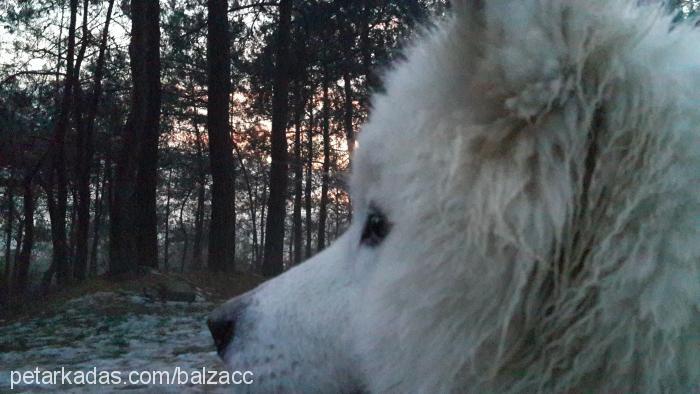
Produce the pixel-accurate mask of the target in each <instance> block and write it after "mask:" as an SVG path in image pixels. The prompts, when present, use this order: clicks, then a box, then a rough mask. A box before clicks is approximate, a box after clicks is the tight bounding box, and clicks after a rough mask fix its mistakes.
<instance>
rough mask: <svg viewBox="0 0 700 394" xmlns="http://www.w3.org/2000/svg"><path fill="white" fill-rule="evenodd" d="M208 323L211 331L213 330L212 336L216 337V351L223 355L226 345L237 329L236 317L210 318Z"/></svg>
mask: <svg viewBox="0 0 700 394" xmlns="http://www.w3.org/2000/svg"><path fill="white" fill-rule="evenodd" d="M207 325H208V326H209V331H211V336H212V337H213V338H214V345H215V346H216V352H217V353H219V355H221V356H223V354H224V351H225V350H226V346H228V344H229V343H231V340H232V339H233V334H234V333H235V331H236V321H235V320H234V319H223V320H217V319H211V318H209V319H208V320H207Z"/></svg>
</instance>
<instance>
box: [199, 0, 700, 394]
mask: <svg viewBox="0 0 700 394" xmlns="http://www.w3.org/2000/svg"><path fill="white" fill-rule="evenodd" d="M482 3H483V4H482ZM631 3H633V2H630V1H624V0H612V1H609V0H605V1H604V0H571V1H555V0H551V1H548V0H525V1H507V0H494V1H489V2H478V1H467V0H462V1H458V2H457V4H455V6H454V7H453V8H454V11H453V15H452V16H450V17H449V18H447V19H446V20H445V21H443V22H441V23H439V24H438V26H437V27H435V28H433V29H432V30H430V31H428V32H426V33H425V34H424V35H423V37H422V38H421V39H420V40H418V42H417V43H416V44H415V45H414V46H412V47H410V48H409V49H408V50H407V52H406V60H405V61H403V62H402V63H400V64H398V65H397V66H396V67H395V68H394V69H393V70H391V71H390V72H389V73H388V75H387V77H386V79H385V82H386V93H384V94H381V95H378V96H376V97H375V98H374V110H373V113H372V115H371V117H370V120H369V122H368V124H367V125H365V127H364V128H363V130H362V133H361V134H360V138H359V148H358V150H357V151H356V155H355V157H354V160H353V174H352V181H351V196H352V202H353V208H354V214H353V216H354V220H353V223H352V225H351V226H350V228H349V229H348V230H347V232H346V233H345V234H344V235H343V236H342V237H341V238H340V239H338V240H337V241H336V242H335V243H334V244H333V245H332V246H331V247H329V248H328V249H327V250H326V251H324V252H322V253H321V254H319V255H317V256H316V257H314V258H312V259H311V260H310V261H308V262H306V263H304V264H302V265H300V266H298V267H295V268H293V269H291V270H290V271H288V272H286V273H284V274H283V275H281V276H279V277H277V278H275V279H274V280H271V281H269V282H267V283H265V284H264V285H263V286H261V287H260V288H258V289H256V290H254V291H252V292H251V293H248V294H245V295H243V296H241V297H238V298H236V299H233V300H231V301H229V302H228V303H227V304H225V305H224V306H222V307H221V308H219V309H218V310H217V311H215V312H214V313H213V314H212V316H211V319H210V327H211V328H212V332H213V334H214V338H215V340H216V342H217V346H218V349H219V353H220V355H221V356H222V358H223V359H224V360H225V362H226V363H227V364H228V365H230V366H231V367H233V368H236V369H250V370H252V371H253V372H254V374H255V384H254V385H253V386H251V387H249V389H251V390H253V391H258V390H259V391H262V392H271V391H278V392H282V391H294V390H303V391H310V392H352V391H361V390H369V391H372V392H375V391H376V392H447V391H451V390H457V389H465V388H471V389H475V390H476V389H477V388H484V389H486V388H488V389H492V390H493V389H496V390H499V391H507V390H513V391H528V390H529V391H536V390H550V391H552V390H553V391H570V390H572V389H574V388H579V389H580V388H591V389H600V388H606V389H609V390H610V391H616V390H617V389H620V390H621V391H625V390H627V389H632V388H647V389H650V390H651V391H654V390H655V389H657V388H660V387H666V388H668V387H682V386H679V385H682V384H687V382H690V381H692V379H698V372H697V371H700V361H698V358H697V356H691V355H689V354H690V353H686V350H684V349H683V344H684V343H685V342H682V341H684V340H685V339H683V338H682V337H683V335H684V333H688V332H690V331H691V326H692V324H698V322H697V319H695V320H693V319H694V318H693V317H692V314H693V313H697V311H698V309H697V308H698V303H700V301H699V300H700V289H699V287H700V284H699V283H700V280H689V279H688V278H687V277H683V276H684V275H683V272H684V271H683V270H684V269H687V270H688V271H686V273H687V274H688V275H689V276H690V277H692V275H697V274H698V272H700V268H699V267H698V264H697V261H700V248H699V247H698V246H697V245H694V244H692V243H688V244H687V245H684V247H683V250H682V252H678V251H675V250H671V249H669V248H665V249H664V247H663V245H664V242H667V241H668V239H670V238H668V237H673V236H674V235H675V234H679V232H682V233H683V234H684V237H686V238H687V237H690V236H691V235H693V236H694V234H697V231H698V228H700V226H697V223H696V222H697V218H700V204H699V203H698V197H700V190H698V185H699V184H700V183H699V182H697V171H696V170H697V168H700V166H698V161H699V160H698V142H697V137H694V135H695V133H694V132H693V127H694V126H693V124H695V125H697V124H700V117H699V116H698V110H697V109H696V108H694V107H693V106H695V105H697V101H693V100H697V99H692V100H689V98H692V97H697V96H699V95H698V93H697V91H698V90H700V89H697V88H692V89H690V88H689V87H688V84H691V85H692V84H693V83H696V82H698V81H700V75H699V73H698V68H697V66H698V65H699V64H700V51H698V50H696V49H693V48H694V47H697V46H698V42H700V40H698V38H700V37H698V35H697V34H695V33H691V32H690V31H689V30H687V29H685V28H683V27H679V28H677V29H675V30H671V29H670V18H669V17H665V16H663V15H662V13H661V11H660V10H658V9H656V8H653V7H647V8H646V9H638V8H636V6H635V5H634V4H631ZM691 66H692V67H691ZM689 169H690V170H689ZM681 205H682V206H683V210H684V212H683V215H680V214H679V211H678V207H679V206H681ZM689 234H691V235H689ZM686 238H683V239H686ZM693 259H695V260H693ZM662 260H663V261H666V262H668V261H674V262H677V264H675V265H674V264H666V265H660V264H659V261H662ZM693 261H695V263H693ZM684 267H685V268H684ZM692 272H694V274H692ZM696 279H697V278H696ZM669 283H674V285H673V286H671V287H669V286H668V284H669ZM663 305H669V307H666V308H664V307H663ZM694 308H696V309H694ZM694 311H695V312H694ZM650 355H651V357H653V359H651V360H650V359H646V358H645V357H650ZM654 360H665V361H664V362H661V361H658V362H656V361H654ZM692 363H696V364H692ZM691 364H692V365H691ZM691 367H693V368H695V367H698V368H696V370H695V372H691V369H692V368H691ZM640 374H641V375H640ZM610 376H615V378H610ZM640 379H641V380H640ZM663 384H667V385H670V386H659V385H663Z"/></svg>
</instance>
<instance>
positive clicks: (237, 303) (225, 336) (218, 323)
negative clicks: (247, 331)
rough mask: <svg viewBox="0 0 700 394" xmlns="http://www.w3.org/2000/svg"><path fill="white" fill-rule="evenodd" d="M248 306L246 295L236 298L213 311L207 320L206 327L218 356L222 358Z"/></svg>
mask: <svg viewBox="0 0 700 394" xmlns="http://www.w3.org/2000/svg"><path fill="white" fill-rule="evenodd" d="M247 306H248V297H247V295H242V296H239V297H236V298H234V299H232V300H230V301H228V302H226V303H225V304H223V305H222V306H220V307H219V308H217V309H215V310H214V311H213V312H212V313H211V314H210V315H209V318H208V319H207V325H208V326H209V331H211V336H212V338H214V345H216V351H217V353H219V356H221V357H223V356H224V354H225V352H226V348H227V347H228V345H229V344H230V343H231V341H233V337H234V336H235V335H236V325H237V321H238V319H239V318H240V317H241V315H242V314H243V311H244V310H245V309H246V307H247Z"/></svg>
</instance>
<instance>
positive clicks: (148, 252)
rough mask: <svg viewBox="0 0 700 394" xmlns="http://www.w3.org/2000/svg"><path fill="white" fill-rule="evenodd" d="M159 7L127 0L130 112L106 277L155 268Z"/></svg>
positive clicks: (114, 187)
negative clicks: (128, 4) (129, 11)
mask: <svg viewBox="0 0 700 394" xmlns="http://www.w3.org/2000/svg"><path fill="white" fill-rule="evenodd" d="M159 14H160V6H159V4H158V1H157V0H141V1H132V2H131V18H132V21H131V42H130V44H129V55H130V61H131V77H132V85H133V87H132V91H131V110H130V113H129V119H128V120H127V123H126V125H125V127H124V130H123V132H122V138H121V153H120V154H119V158H118V161H117V166H116V176H115V179H114V183H113V184H112V191H113V199H112V202H111V204H110V219H111V223H110V263H109V272H110V273H111V274H114V275H116V274H121V273H125V272H129V271H133V270H135V268H136V266H137V265H144V266H149V267H157V266H158V237H157V235H158V218H157V214H156V186H157V181H158V173H157V169H158V137H159V123H160V49H159V45H160V28H159V20H160V15H159Z"/></svg>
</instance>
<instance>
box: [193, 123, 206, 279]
mask: <svg viewBox="0 0 700 394" xmlns="http://www.w3.org/2000/svg"><path fill="white" fill-rule="evenodd" d="M192 123H193V126H194V131H195V134H196V136H197V143H196V148H197V170H198V172H199V174H198V179H197V212H195V218H194V245H193V248H192V255H193V256H192V259H193V261H192V263H193V265H194V268H196V269H200V268H202V242H203V239H204V199H205V197H206V183H207V174H206V165H205V163H204V146H203V145H204V142H203V141H202V134H201V132H200V131H199V127H198V126H197V122H196V121H194V120H193V122H192Z"/></svg>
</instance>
